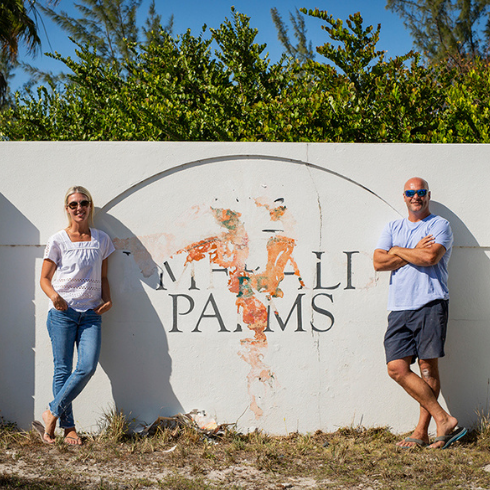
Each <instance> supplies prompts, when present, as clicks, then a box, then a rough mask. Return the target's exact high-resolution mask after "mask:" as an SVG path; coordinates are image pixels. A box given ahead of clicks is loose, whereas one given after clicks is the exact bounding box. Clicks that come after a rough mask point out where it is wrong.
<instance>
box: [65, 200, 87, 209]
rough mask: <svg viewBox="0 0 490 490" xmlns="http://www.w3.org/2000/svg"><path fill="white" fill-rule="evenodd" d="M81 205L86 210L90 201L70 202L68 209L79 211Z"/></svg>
mask: <svg viewBox="0 0 490 490" xmlns="http://www.w3.org/2000/svg"><path fill="white" fill-rule="evenodd" d="M79 204H80V206H82V208H86V207H87V206H88V205H89V204H90V201H80V202H77V201H73V202H69V203H68V207H69V208H70V209H77V208H78V205H79Z"/></svg>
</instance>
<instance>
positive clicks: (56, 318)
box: [47, 308, 102, 429]
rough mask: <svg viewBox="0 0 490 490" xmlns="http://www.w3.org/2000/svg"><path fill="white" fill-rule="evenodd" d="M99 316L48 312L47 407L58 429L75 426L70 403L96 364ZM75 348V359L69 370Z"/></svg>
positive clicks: (88, 312)
mask: <svg viewBox="0 0 490 490" xmlns="http://www.w3.org/2000/svg"><path fill="white" fill-rule="evenodd" d="M101 323H102V317H101V316H100V315H97V314H96V313H94V310H87V311H81V312H80V311H75V310H73V309H71V308H68V309H67V310H66V311H58V310H56V309H54V308H52V309H50V310H49V312H48V321H47V324H48V332H49V336H50V338H51V345H52V347H53V361H54V376H53V395H54V400H53V401H52V402H51V403H50V404H49V409H50V410H51V413H52V414H53V415H55V416H56V417H59V424H60V427H61V428H62V429H69V428H71V427H75V420H74V419H73V410H72V401H73V400H74V399H75V398H76V397H77V396H78V395H79V394H80V392H81V391H82V390H83V388H85V386H86V384H87V383H88V381H89V379H90V378H91V377H92V376H93V374H94V373H95V369H96V368H97V363H98V362H99V354H100V341H101ZM75 345H76V346H77V351H78V360H77V365H76V368H75V370H74V371H73V372H72V369H73V354H74V350H75Z"/></svg>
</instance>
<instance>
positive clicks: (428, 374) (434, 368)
mask: <svg viewBox="0 0 490 490" xmlns="http://www.w3.org/2000/svg"><path fill="white" fill-rule="evenodd" d="M418 363H419V369H420V376H421V378H422V379H423V380H424V381H425V382H426V383H427V384H428V385H429V386H430V387H431V389H432V392H433V393H434V396H435V397H436V400H437V399H438V398H439V393H440V391H441V382H440V379H439V366H438V359H428V360H425V359H419V361H418ZM431 419H432V417H431V415H430V413H429V412H428V411H427V410H426V409H425V408H424V407H423V406H422V405H421V406H420V416H419V421H418V423H417V426H416V427H415V429H414V431H413V433H412V434H411V435H410V438H412V439H418V440H420V441H424V442H425V443H426V444H429V424H430V421H431ZM396 445H397V446H399V447H414V446H416V445H417V443H415V442H411V441H406V440H405V439H403V440H402V441H399V442H398V443H397V444H396Z"/></svg>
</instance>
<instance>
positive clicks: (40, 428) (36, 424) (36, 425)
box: [32, 420, 54, 444]
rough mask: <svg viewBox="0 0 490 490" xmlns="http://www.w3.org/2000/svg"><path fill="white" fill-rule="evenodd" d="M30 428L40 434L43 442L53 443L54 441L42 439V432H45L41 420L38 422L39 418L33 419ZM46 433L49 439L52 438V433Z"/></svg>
mask: <svg viewBox="0 0 490 490" xmlns="http://www.w3.org/2000/svg"><path fill="white" fill-rule="evenodd" d="M32 428H33V429H34V430H35V431H36V432H37V433H38V434H39V435H40V436H41V441H43V442H44V444H54V441H53V442H49V441H47V440H46V439H44V434H45V431H44V425H43V424H41V422H39V420H34V422H33V423H32ZM47 435H48V437H50V438H51V439H54V434H53V435H51V434H47Z"/></svg>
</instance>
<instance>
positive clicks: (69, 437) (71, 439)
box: [65, 427, 82, 446]
mask: <svg viewBox="0 0 490 490" xmlns="http://www.w3.org/2000/svg"><path fill="white" fill-rule="evenodd" d="M65 443H66V444H70V445H72V446H81V445H82V440H81V439H80V437H79V435H78V434H77V431H76V429H75V427H71V428H70V429H65Z"/></svg>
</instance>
